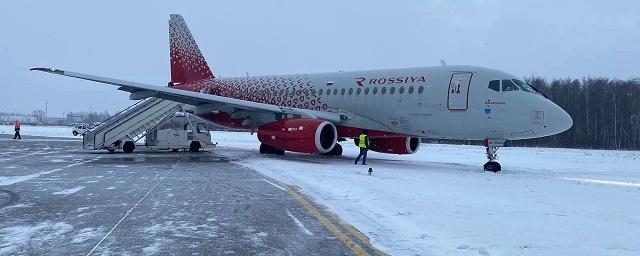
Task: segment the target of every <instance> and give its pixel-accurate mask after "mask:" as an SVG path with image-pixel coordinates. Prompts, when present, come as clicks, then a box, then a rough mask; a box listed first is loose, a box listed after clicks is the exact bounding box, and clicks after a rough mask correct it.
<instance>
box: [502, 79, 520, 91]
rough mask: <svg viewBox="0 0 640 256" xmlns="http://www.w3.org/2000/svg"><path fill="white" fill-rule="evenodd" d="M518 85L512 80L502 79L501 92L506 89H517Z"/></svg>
mask: <svg viewBox="0 0 640 256" xmlns="http://www.w3.org/2000/svg"><path fill="white" fill-rule="evenodd" d="M517 90H519V89H518V86H517V85H516V84H514V83H513V81H511V80H507V79H505V80H502V91H503V92H508V91H517Z"/></svg>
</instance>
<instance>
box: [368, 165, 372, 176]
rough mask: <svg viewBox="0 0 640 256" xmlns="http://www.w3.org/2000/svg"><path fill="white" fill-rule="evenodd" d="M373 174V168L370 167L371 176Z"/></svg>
mask: <svg viewBox="0 0 640 256" xmlns="http://www.w3.org/2000/svg"><path fill="white" fill-rule="evenodd" d="M372 173H373V168H371V167H369V176H371V174H372Z"/></svg>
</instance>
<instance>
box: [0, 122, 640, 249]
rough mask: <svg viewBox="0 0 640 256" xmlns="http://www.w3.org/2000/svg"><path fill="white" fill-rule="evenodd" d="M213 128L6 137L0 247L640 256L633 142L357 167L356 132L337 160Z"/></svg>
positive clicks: (638, 165) (378, 157) (470, 149)
mask: <svg viewBox="0 0 640 256" xmlns="http://www.w3.org/2000/svg"><path fill="white" fill-rule="evenodd" d="M34 133H36V134H37V133H38V132H37V131H34ZM65 136H67V135H65ZM212 137H213V138H214V141H215V142H218V143H219V144H218V146H217V147H216V148H214V149H211V150H209V152H207V153H203V154H201V155H199V156H197V157H193V156H192V155H191V154H188V153H178V154H172V153H143V154H136V153H134V154H133V155H127V154H114V155H110V154H87V153H82V152H78V151H77V150H78V148H79V147H80V145H79V144H80V143H79V142H78V141H66V142H65V141H64V140H63V139H55V138H47V139H44V138H38V139H30V138H27V140H26V141H24V142H29V143H31V144H33V146H31V147H25V146H24V145H20V146H13V145H12V144H8V143H13V142H10V140H9V139H7V137H3V136H1V135H0V145H4V146H3V147H4V148H7V147H8V148H9V150H10V151H11V152H13V153H11V154H5V155H0V168H2V170H1V174H0V176H1V177H0V254H3V253H7V252H13V253H17V254H19V253H21V252H27V251H29V250H30V249H31V250H33V248H47V249H49V250H52V251H53V252H54V254H62V253H64V252H67V251H68V250H70V251H71V252H75V253H77V254H86V253H87V252H88V251H89V250H91V249H92V248H93V247H96V251H95V252H99V253H106V252H111V253H113V254H123V253H133V254H141V253H143V254H156V253H159V254H175V253H178V252H179V253H184V254H186V253H192V252H195V253H198V252H199V253H202V254H216V253H225V252H228V253H232V254H233V253H249V254H256V253H263V254H287V253H291V254H329V255H334V254H343V253H346V254H351V253H355V252H364V253H378V252H377V251H375V249H373V248H372V247H371V246H375V248H377V249H380V250H381V251H383V252H385V253H388V254H391V255H640V239H638V237H640V205H639V203H640V152H638V151H607V150H577V149H550V148H501V149H500V150H499V151H498V154H499V161H500V162H501V163H502V166H503V171H502V172H501V173H497V174H494V173H485V172H482V171H481V168H482V164H484V162H485V158H484V154H483V152H484V148H482V147H478V146H464V145H437V144H436V145H433V144H423V145H422V147H421V149H420V151H419V152H418V153H416V154H413V155H404V156H398V155H389V154H381V153H375V152H370V153H369V160H368V163H369V165H368V166H367V167H363V166H360V165H358V166H355V165H353V159H354V158H355V156H356V155H357V148H356V147H355V146H354V145H353V143H352V142H351V141H346V142H342V143H341V144H342V146H343V148H344V152H345V153H344V156H342V157H324V156H318V155H308V154H296V153H290V152H287V153H286V155H284V156H274V155H260V154H259V153H258V147H259V142H258V141H257V139H256V137H255V135H250V134H248V133H234V132H213V135H212ZM60 143H62V145H63V146H60ZM7 145H9V146H7ZM47 145H54V147H51V148H47ZM5 152H7V151H2V152H0V153H5ZM7 155H9V156H8V157H9V158H6V157H7ZM14 157H17V158H15V159H14ZM5 159H9V160H5ZM26 159H28V160H29V161H24V160H26ZM178 161H180V162H179V163H178ZM176 163H178V165H177V166H176V167H173V166H174V165H175V164H176ZM71 165H74V166H71ZM45 167H46V168H45ZM368 167H372V168H373V170H374V172H373V175H372V176H369V175H367V168H368ZM172 168H174V169H172ZM58 169H60V170H58ZM169 170H171V172H170V173H167V172H168V171H169ZM178 174H179V175H178ZM164 175H167V176H166V178H164V180H163V179H162V177H164ZM155 184H158V186H157V187H156V188H155V189H151V188H153V186H154V185H155ZM149 191H151V192H149ZM230 191H232V192H230ZM290 191H293V192H294V193H293V194H292V193H288V192H290ZM298 191H299V193H298ZM2 192H5V193H4V194H3V193H2ZM146 193H149V194H148V196H146V197H145V198H143V197H144V195H145V194H146ZM302 195H304V196H302ZM300 197H303V199H301V200H300ZM307 197H308V199H304V198H307ZM231 199H237V200H240V201H241V202H238V203H237V204H235V203H234V204H233V205H232V206H227V207H226V208H225V207H222V206H220V205H224V204H220V202H228V201H229V200H231ZM222 200H225V201H222ZM269 200H271V201H269ZM209 201H213V203H212V202H209ZM264 201H269V202H268V203H264ZM136 202H140V203H139V204H137V206H136ZM185 202H186V203H188V205H181V204H183V203H185ZM308 203H310V204H312V205H314V206H313V207H311V208H309V207H308V206H309V205H307V204H308ZM242 207H246V208H242ZM324 207H326V209H325V208H324ZM132 208H133V210H131V212H130V213H129V214H128V216H126V217H125V218H123V215H125V214H126V213H127V211H128V210H130V209H132ZM238 209H240V210H238ZM234 210H236V212H234ZM228 212H231V213H232V214H231V215H229V214H227V213H228ZM239 213H245V214H243V215H240V216H236V215H237V214H239ZM332 213H335V214H337V216H339V218H340V220H342V221H340V220H338V219H337V218H336V217H335V216H333V214H332ZM318 214H319V215H318ZM225 218H226V219H225ZM228 218H231V219H228ZM121 219H123V220H122V221H121V222H120V224H119V225H118V226H117V227H115V228H114V225H116V223H118V222H119V220H121ZM221 219H224V220H225V221H222V220H221ZM208 220H213V221H212V223H211V224H209V222H208ZM222 223H232V224H234V225H240V226H236V228H234V229H224V227H225V226H224V225H223V224H222ZM346 223H348V224H346ZM241 224H242V225H248V226H251V228H246V229H243V228H241V227H242V225H241ZM351 225H353V226H351ZM213 227H215V228H213ZM111 229H113V231H112V232H111V233H109V231H110V230H111ZM229 230H233V231H229ZM265 230H267V231H265ZM261 232H264V233H266V234H267V235H266V238H262V240H261V235H264V233H261ZM360 232H362V233H360ZM212 234H213V235H212ZM310 234H313V235H312V236H313V239H311V238H309V237H310V236H311V235H310ZM105 237H106V238H105ZM102 238H105V239H104V241H103V242H101V243H99V241H100V240H101V239H102ZM231 240H233V241H235V244H236V246H237V247H233V246H232V245H229V244H227V243H225V242H220V241H231ZM274 241H276V242H274ZM277 241H280V242H277ZM282 241H286V242H282ZM351 242H354V243H356V245H358V246H357V247H356V246H353V244H352V243H351ZM369 242H370V244H369ZM238 243H239V244H240V245H237V244H238ZM60 245H62V246H64V249H62V248H61V246H60ZM283 246H284V248H288V249H282V248H283ZM223 248H232V249H228V251H225V250H226V249H225V250H223ZM303 248H304V249H306V248H316V249H310V250H311V251H301V250H304V249H303ZM331 248H333V249H332V250H335V251H326V250H329V249H331ZM358 248H360V250H362V251H359V249H358ZM323 250H324V251H323ZM38 252H39V253H44V251H38Z"/></svg>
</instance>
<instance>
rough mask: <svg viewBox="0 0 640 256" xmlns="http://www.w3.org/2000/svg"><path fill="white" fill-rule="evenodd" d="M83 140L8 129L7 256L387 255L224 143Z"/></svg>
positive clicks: (1, 233)
mask: <svg viewBox="0 0 640 256" xmlns="http://www.w3.org/2000/svg"><path fill="white" fill-rule="evenodd" d="M80 147H81V142H80V141H78V140H67V139H54V138H43V137H24V139H23V140H22V141H14V140H11V139H10V137H9V136H0V255H88V254H92V255H93V254H95V255H128V254H130V255H140V254H149V255H151V254H158V255H176V254H179V255H221V254H231V255H256V254H262V255H353V254H379V253H380V252H378V251H376V250H375V249H374V248H373V247H371V245H370V244H368V243H367V242H366V241H365V240H366V237H364V238H363V236H362V234H359V233H358V232H357V231H354V229H353V228H352V227H351V226H349V225H347V224H344V223H342V222H341V221H340V220H339V219H337V218H336V217H335V216H334V215H332V214H331V213H328V212H326V210H324V209H323V208H322V207H321V206H317V205H315V204H314V203H313V202H311V201H310V200H309V199H307V198H306V197H304V196H302V195H301V194H300V193H298V192H297V191H296V190H295V189H293V188H292V187H290V186H288V185H285V184H280V183H277V182H276V181H274V180H271V179H269V178H268V177H265V176H263V175H261V174H259V173H257V172H255V171H253V170H250V169H247V168H244V167H241V166H238V165H236V164H234V163H233V159H229V158H225V157H221V156H219V155H216V154H215V149H212V150H209V152H201V153H187V152H178V153H169V152H140V153H135V152H134V153H133V154H124V153H116V154H109V153H106V151H104V152H103V151H99V152H86V151H82V150H80Z"/></svg>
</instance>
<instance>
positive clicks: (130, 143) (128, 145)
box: [122, 141, 136, 153]
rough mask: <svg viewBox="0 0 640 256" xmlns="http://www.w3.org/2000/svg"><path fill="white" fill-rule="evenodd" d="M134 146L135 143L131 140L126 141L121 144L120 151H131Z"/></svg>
mask: <svg viewBox="0 0 640 256" xmlns="http://www.w3.org/2000/svg"><path fill="white" fill-rule="evenodd" d="M135 148H136V144H135V143H133V141H126V142H125V143H124V145H122V151H124V152H125V153H133V150H134V149H135Z"/></svg>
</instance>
